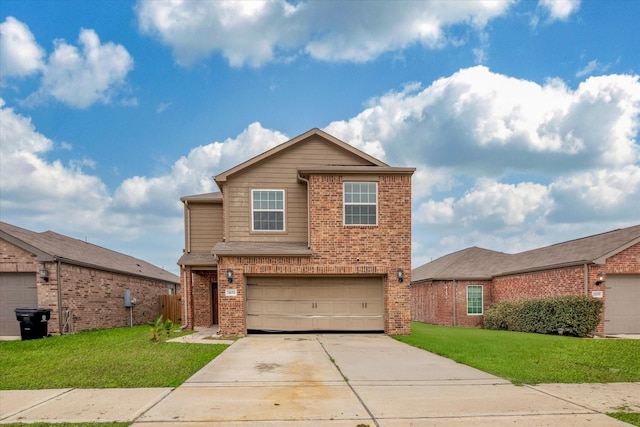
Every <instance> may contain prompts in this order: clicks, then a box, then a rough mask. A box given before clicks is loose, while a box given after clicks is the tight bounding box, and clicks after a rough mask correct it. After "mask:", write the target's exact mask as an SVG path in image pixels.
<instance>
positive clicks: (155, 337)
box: [148, 314, 164, 342]
mask: <svg viewBox="0 0 640 427" xmlns="http://www.w3.org/2000/svg"><path fill="white" fill-rule="evenodd" d="M148 325H149V326H150V327H151V328H150V331H151V341H154V342H160V340H161V339H162V331H163V330H164V322H162V314H161V315H160V316H158V317H156V320H154V321H153V322H149V323H148Z"/></svg>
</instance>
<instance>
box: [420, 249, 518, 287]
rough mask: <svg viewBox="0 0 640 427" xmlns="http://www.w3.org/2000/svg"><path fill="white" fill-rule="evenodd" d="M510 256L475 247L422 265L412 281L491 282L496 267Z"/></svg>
mask: <svg viewBox="0 0 640 427" xmlns="http://www.w3.org/2000/svg"><path fill="white" fill-rule="evenodd" d="M508 256H509V255H507V254H505V253H503V252H496V251H492V250H489V249H483V248H479V247H477V246H473V247H471V248H467V249H463V250H461V251H458V252H454V253H451V254H448V255H445V256H443V257H440V258H438V259H435V260H433V261H431V262H428V263H426V264H424V265H421V266H420V267H418V268H416V269H414V270H413V272H412V273H411V281H412V282H421V281H425V280H454V279H456V280H491V278H492V274H493V271H494V270H495V267H496V265H497V264H500V262H502V261H503V259H504V258H505V257H508Z"/></svg>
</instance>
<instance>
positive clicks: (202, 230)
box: [188, 203, 223, 252]
mask: <svg viewBox="0 0 640 427" xmlns="http://www.w3.org/2000/svg"><path fill="white" fill-rule="evenodd" d="M188 209H190V210H191V212H190V216H191V252H208V251H210V250H211V249H212V248H213V245H215V244H216V243H217V242H221V241H222V237H223V234H222V204H220V203H216V204H213V203H210V204H209V203H198V204H195V203H194V204H190V205H189V207H188Z"/></svg>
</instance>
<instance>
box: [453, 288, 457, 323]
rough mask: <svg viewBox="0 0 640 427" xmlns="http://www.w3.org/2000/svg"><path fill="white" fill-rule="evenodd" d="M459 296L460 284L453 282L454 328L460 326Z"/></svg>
mask: <svg viewBox="0 0 640 427" xmlns="http://www.w3.org/2000/svg"><path fill="white" fill-rule="evenodd" d="M457 294H458V284H457V283H456V281H455V279H454V280H453V326H457V324H458V318H457V316H458V314H457V313H456V296H457Z"/></svg>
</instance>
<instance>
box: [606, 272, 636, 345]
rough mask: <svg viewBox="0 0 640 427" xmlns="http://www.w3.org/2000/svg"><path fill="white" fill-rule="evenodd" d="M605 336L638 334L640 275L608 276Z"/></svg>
mask: <svg viewBox="0 0 640 427" xmlns="http://www.w3.org/2000/svg"><path fill="white" fill-rule="evenodd" d="M605 283H606V294H605V298H606V300H605V307H604V332H605V334H640V275H628V276H623V275H608V276H607V281H606V282H605Z"/></svg>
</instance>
